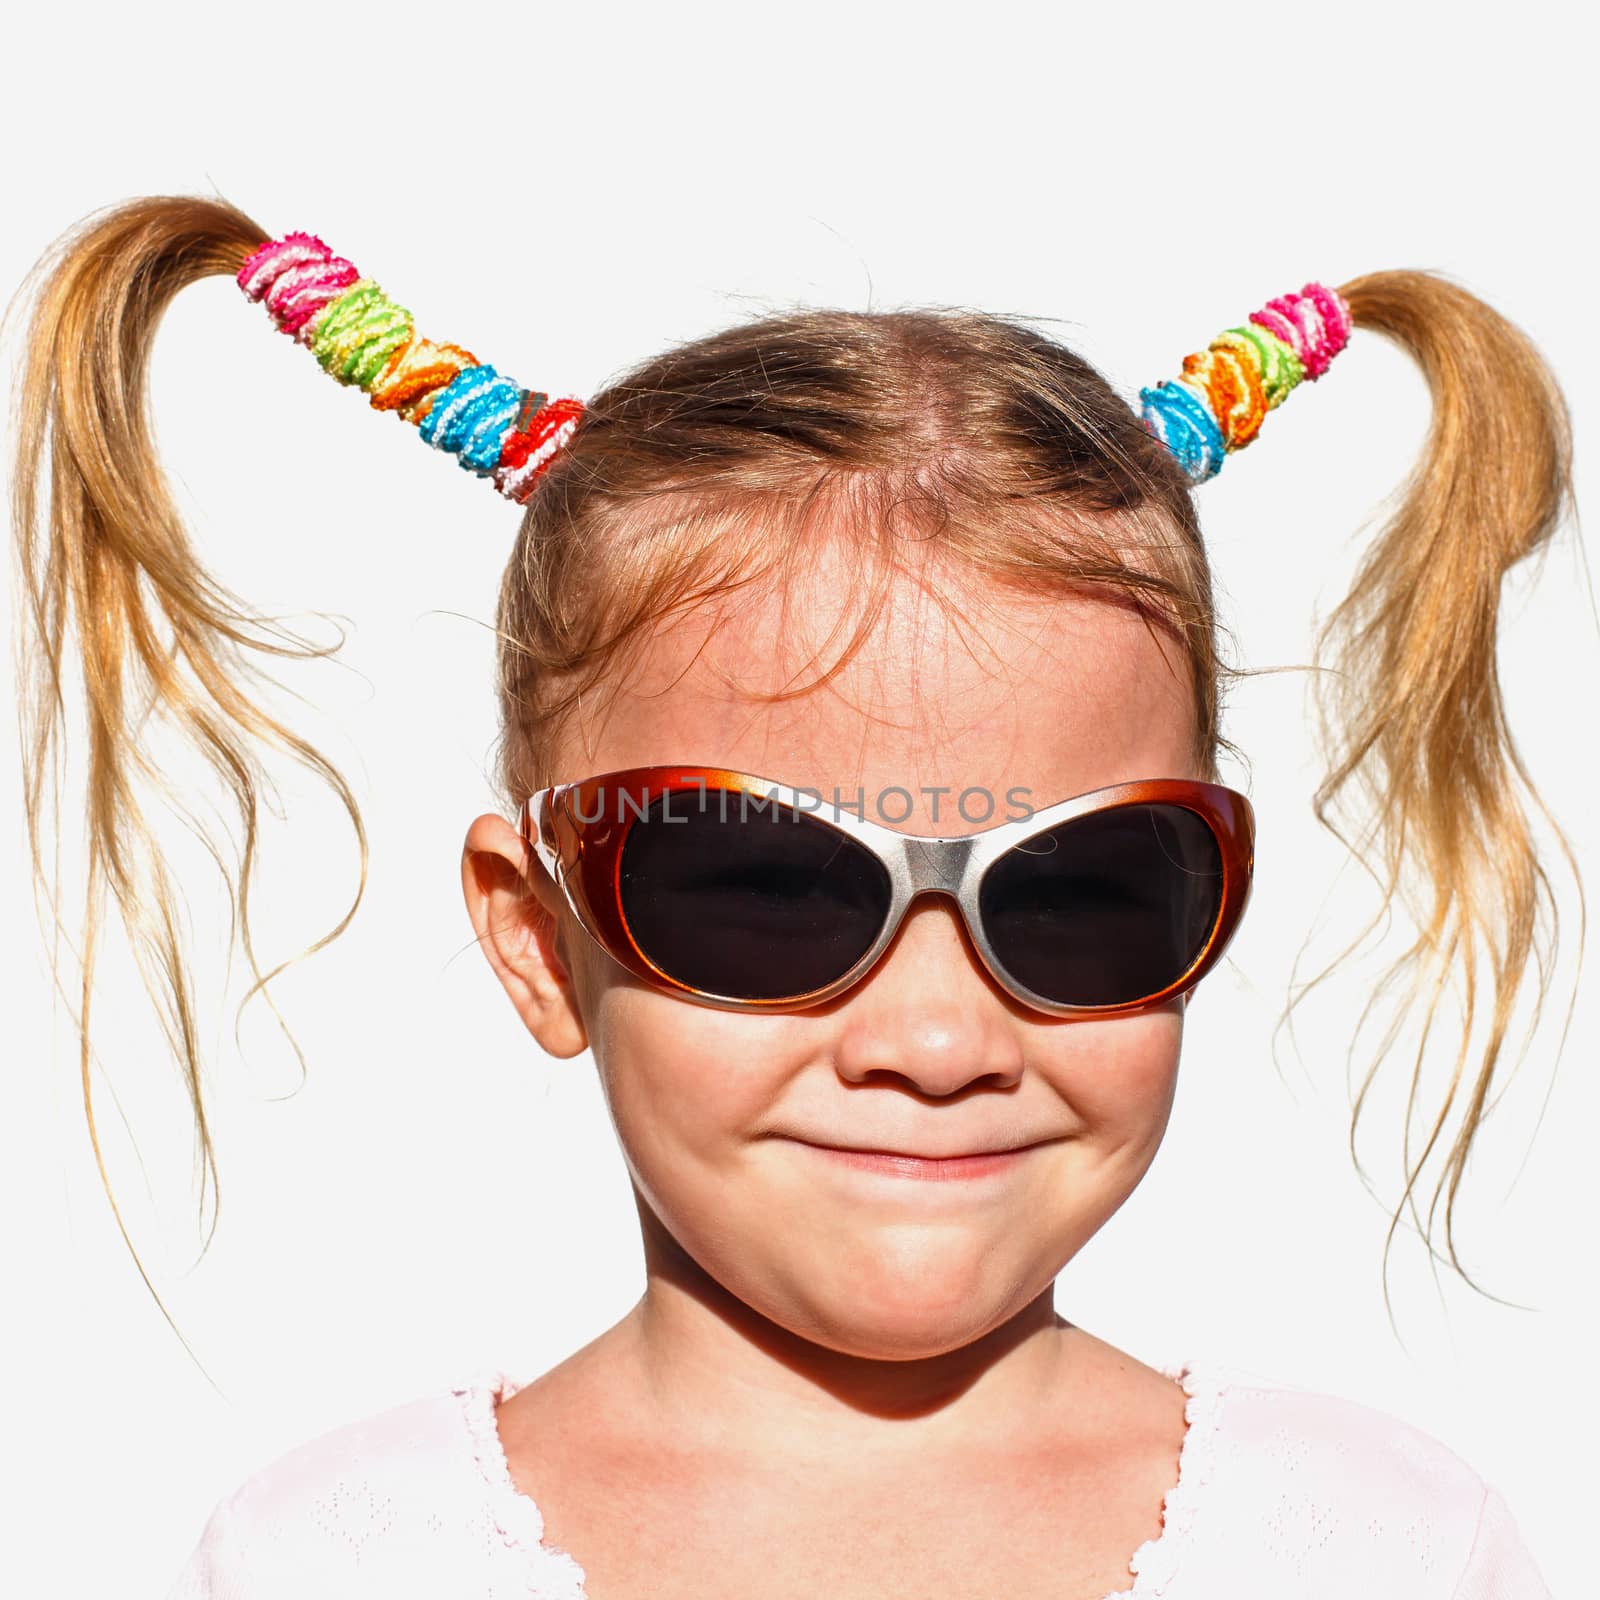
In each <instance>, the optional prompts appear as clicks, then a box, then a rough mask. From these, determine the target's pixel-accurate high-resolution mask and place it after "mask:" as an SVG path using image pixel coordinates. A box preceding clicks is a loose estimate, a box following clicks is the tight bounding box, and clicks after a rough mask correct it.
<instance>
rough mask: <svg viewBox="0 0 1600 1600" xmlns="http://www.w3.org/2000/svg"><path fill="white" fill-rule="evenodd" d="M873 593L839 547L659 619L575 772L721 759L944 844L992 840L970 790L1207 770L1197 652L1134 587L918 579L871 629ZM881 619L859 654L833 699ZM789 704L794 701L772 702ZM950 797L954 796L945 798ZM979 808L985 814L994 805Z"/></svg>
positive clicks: (591, 720) (887, 604) (891, 585)
mask: <svg viewBox="0 0 1600 1600" xmlns="http://www.w3.org/2000/svg"><path fill="white" fill-rule="evenodd" d="M867 598H868V595H867V594H866V592H865V590H864V586H862V585H861V584H860V582H859V580H858V578H857V576H856V574H855V573H854V571H853V569H851V568H849V567H848V566H847V564H846V563H844V562H843V561H842V560H841V559H840V556H839V554H838V552H837V551H833V550H829V549H825V548H819V549H818V551H817V553H816V559H815V560H814V561H811V560H809V558H808V561H807V563H806V565H805V570H804V571H803V573H801V574H800V575H798V576H796V577H793V578H791V579H790V580H789V581H787V582H786V583H785V584H784V585H783V586H782V587H769V588H767V589H765V590H764V591H763V592H759V593H756V592H752V591H751V590H743V591H739V592H738V593H735V594H732V595H726V596H723V597H720V598H719V599H717V600H715V601H712V602H706V603H703V604H701V605H700V606H698V607H697V608H696V609H695V610H693V611H692V612H688V613H685V614H683V615H681V616H678V617H674V618H672V619H671V620H670V621H668V622H665V623H662V624H659V625H657V626H656V628H655V629H654V630H653V631H652V633H651V634H650V636H649V638H648V641H647V642H646V643H645V644H644V646H643V647H642V649H641V650H640V652H639V654H638V655H637V656H636V657H635V658H634V659H633V660H632V661H631V662H630V664H629V667H628V670H627V671H626V673H625V674H623V675H622V676H621V677H619V678H618V679H617V680H616V681H615V682H612V683H610V684H607V685H606V686H604V688H603V690H602V691H601V696H600V699H599V700H598V701H596V702H595V703H594V704H593V705H592V706H591V707H590V708H589V713H588V715H586V716H585V717H583V718H582V720H581V721H580V722H579V723H577V724H576V725H575V726H574V727H573V728H572V729H571V730H569V731H568V733H567V735H566V737H565V738H564V740H563V742H562V749H561V753H560V761H561V770H560V774H559V775H560V777H561V778H562V779H563V780H570V779H573V778H579V777H586V776H589V775H591V774H595V773H600V772H607V771H614V770H617V769H619V768H623V767H634V766H651V765H656V764H666V763H671V762H684V763H693V764H697V765H703V766H720V767H727V768H731V769H734V770H736V771H741V772H750V773H755V774H758V775H760V776H762V777H765V778H771V779H775V780H777V781H779V782H781V783H784V784H787V785H789V786H790V787H794V788H813V789H816V790H818V791H819V792H820V793H821V794H822V795H823V797H824V799H825V800H827V799H830V798H831V794H832V791H833V790H834V789H835V788H838V789H840V790H841V791H843V792H844V793H845V795H846V797H847V798H851V799H853V797H854V796H855V794H856V791H857V790H858V789H861V790H864V791H865V794H866V797H867V802H868V813H867V814H868V815H875V814H876V812H875V810H874V809H873V799H874V797H875V796H876V795H878V794H880V793H881V792H883V791H885V790H888V789H891V788H897V789H901V790H906V791H909V794H910V799H909V800H907V799H904V798H899V797H896V798H894V799H892V800H890V801H888V802H886V804H888V805H889V806H890V807H892V810H891V811H888V812H886V813H885V814H884V820H887V821H889V822H890V825H892V826H898V827H902V828H904V829H905V830H907V831H910V832H917V833H926V834H942V833H962V832H968V831H970V830H971V828H972V827H973V825H974V823H973V822H972V821H966V820H963V818H962V816H961V815H960V814H958V813H957V811H956V809H955V797H956V796H957V795H958V794H959V793H960V792H961V791H963V790H965V789H971V788H978V789H984V790H987V791H988V792H989V793H990V794H991V795H992V796H993V817H994V820H997V821H998V820H1001V819H1003V818H1004V817H1005V816H1006V815H1008V814H1011V813H1009V812H1008V800H1007V795H1008V792H1009V791H1011V790H1013V789H1022V790H1025V791H1026V793H1025V794H1024V795H1023V796H1022V800H1023V803H1025V804H1027V805H1030V806H1032V807H1033V808H1034V809H1039V808H1041V807H1043V806H1046V805H1050V804H1053V803H1054V802H1055V801H1057V800H1061V799H1065V798H1067V797H1068V796H1071V795H1076V794H1082V793H1085V792H1087V791H1089V790H1091V789H1098V788H1102V787H1104V786H1106V785H1108V784H1113V783H1122V782H1127V781H1130V780H1133V779H1139V778H1154V777H1180V776H1192V775H1194V766H1193V756H1192V740H1193V733H1194V712H1193V691H1192V687H1191V680H1190V676H1189V670H1188V667H1187V664H1186V663H1185V661H1184V659H1183V652H1182V649H1181V647H1180V646H1179V645H1178V644H1177V642H1176V641H1175V640H1174V639H1173V638H1172V637H1171V635H1170V634H1169V633H1168V632H1167V631H1166V630H1164V629H1160V628H1157V627H1154V626H1152V625H1151V624H1150V623H1148V622H1147V621H1146V619H1145V618H1144V617H1142V616H1141V615H1140V614H1139V613H1138V612H1136V611H1135V610H1134V609H1133V608H1132V607H1131V606H1130V605H1128V604H1127V603H1126V602H1125V601H1122V600H1121V599H1120V597H1119V596H1117V595H1116V594H1115V593H1114V592H1112V591H1106V592H1104V593H1103V594H1101V595H1099V596H1092V595H1090V594H1088V593H1085V592H1083V591H1078V592H1076V593H1072V594H1063V593H1052V594H1040V593H1027V594H1024V593H1020V592H1017V591H1016V590H1014V589H1011V588H1007V587H1004V586H1000V585H996V584H994V583H985V582H983V581H981V580H978V579H975V578H973V577H970V576H968V577H967V578H965V580H963V579H962V578H961V577H960V576H947V577H944V578H939V579H935V578H934V577H932V576H930V575H928V574H926V573H911V572H903V571H902V572H896V573H895V574H894V576H893V577H892V578H891V579H890V580H889V582H888V588H887V591H886V593H885V595H884V599H883V604H882V608H881V610H880V611H879V612H878V614H877V615H876V616H875V617H874V618H872V619H871V620H870V622H868V619H867V618H866V616H865V614H864V613H865V602H866V600H867ZM864 624H865V625H866V632H865V635H864V637H862V639H861V640H860V642H859V645H858V646H857V647H856V648H855V650H854V652H853V654H852V655H851V658H850V660H849V661H847V662H846V663H845V664H844V666H842V667H841V668H840V669H839V670H838V671H837V672H836V673H834V675H833V676H832V677H831V678H829V679H828V681H827V682H826V683H823V684H821V685H820V686H817V685H816V684H815V680H816V679H817V678H818V677H819V676H821V675H822V674H823V673H825V672H826V671H827V669H828V668H830V667H832V666H834V664H835V663H836V662H837V661H838V659H839V657H840V656H841V654H843V653H844V651H845V647H846V645H847V644H848V643H849V642H850V641H851V640H852V639H853V637H854V636H855V634H856V632H857V630H858V629H859V628H861V627H862V626H863V625H864ZM808 686H809V687H808ZM796 691H800V692H798V693H796ZM773 693H783V694H788V695H789V696H790V697H789V698H786V699H781V700H778V701H775V702H771V703H764V702H763V701H762V699H761V698H760V697H761V696H763V695H769V694H773ZM586 704H587V703H586ZM940 787H943V788H944V789H945V790H946V793H945V795H944V796H943V798H942V799H939V798H936V797H935V796H934V795H932V794H929V793H927V792H925V791H928V790H933V789H937V788H940ZM1012 803H1013V804H1014V802H1012ZM969 804H970V806H971V808H972V809H971V812H970V813H969V814H970V815H972V816H973V817H974V818H976V817H977V816H981V815H982V812H983V806H982V802H981V800H980V799H977V798H974V799H972V800H971V801H970V802H969ZM908 806H909V807H910V811H909V815H906V816H904V818H903V819H902V817H901V813H902V812H903V811H905V810H906V808H907V807H908Z"/></svg>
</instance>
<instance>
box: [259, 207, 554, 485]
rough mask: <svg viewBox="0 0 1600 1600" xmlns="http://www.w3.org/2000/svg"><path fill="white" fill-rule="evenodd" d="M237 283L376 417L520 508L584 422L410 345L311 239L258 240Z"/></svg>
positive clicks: (446, 353) (386, 313)
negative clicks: (403, 427) (400, 421)
mask: <svg viewBox="0 0 1600 1600" xmlns="http://www.w3.org/2000/svg"><path fill="white" fill-rule="evenodd" d="M238 283H239V287H240V288H241V289H243V290H244V292H245V295H246V297H247V298H249V299H251V300H265V301H266V305H267V310H268V311H269V312H271V314H272V319H273V321H274V322H275V323H276V324H277V325H278V328H279V330H280V331H281V332H283V333H287V334H289V335H290V336H291V337H292V338H294V339H296V340H297V341H298V342H299V343H301V344H303V345H305V346H306V348H307V349H308V350H310V351H311V353H312V354H313V355H314V356H315V357H316V358H317V360H318V362H319V363H320V364H321V366H322V369H323V371H325V372H328V373H330V374H331V375H332V376H333V377H335V378H337V379H338V380H339V382H340V383H349V384H356V385H358V386H359V387H360V388H362V389H363V390H365V391H366V392H367V394H369V395H370V396H371V398H372V404H373V405H374V406H375V407H376V408H377V409H378V410H380V411H395V412H398V413H399V414H400V415H401V416H402V417H404V418H405V420H406V421H407V422H410V423H413V424H414V425H415V426H416V427H417V429H418V431H419V432H420V433H421V435H422V437H423V439H424V440H425V441H426V442H427V443H428V444H431V445H432V446H433V447H434V448H435V449H437V450H448V451H450V452H451V454H452V455H454V456H455V457H456V459H457V460H458V461H459V462H460V464H461V465H462V466H463V467H465V468H466V469H467V471H469V472H475V473H477V474H478V476H479V477H487V478H491V479H492V480H493V482H494V486H495V488H496V489H498V490H499V491H500V493H501V494H503V495H505V496H506V497H507V498H508V499H510V500H514V501H516V502H517V504H519V505H521V504H523V503H524V502H525V501H526V500H527V498H528V496H529V495H530V494H531V493H532V492H533V486H534V484H535V483H536V482H537V481H538V480H539V479H540V478H541V477H542V476H543V475H544V473H545V471H546V470H547V469H548V468H549V466H550V464H551V462H552V461H553V460H554V459H555V455H556V452H557V451H558V450H560V449H561V447H562V446H563V445H564V444H565V443H566V442H567V440H568V439H570V438H571V437H572V433H573V430H574V429H575V428H576V427H577V425H578V419H579V418H580V417H581V416H582V415H583V402H582V401H580V400H577V399H575V398H573V397H572V396H570V395H567V396H562V397H560V398H558V399H554V400H552V399H551V398H550V396H549V395H546V394H541V393H539V392H538V391H537V390H534V389H524V388H523V387H522V386H521V385H520V384H518V383H515V382H513V381H512V380H511V379H510V378H506V377H503V376H501V374H500V373H498V372H496V371H495V369H494V368H493V367H491V366H486V365H485V364H483V363H482V362H480V361H479V360H478V358H477V357H476V356H475V355H473V354H472V352H471V351H470V350H464V349H462V347H461V346H460V345H457V344H435V343H433V341H432V340H431V339H420V338H418V337H417V336H416V333H415V329H414V325H413V322H412V318H411V313H410V312H409V311H407V310H405V309H404V307H402V306H397V305H396V304H395V303H394V302H393V301H392V300H391V299H389V297H388V296H387V295H386V294H384V292H383V290H382V289H380V288H379V287H378V286H377V284H376V283H374V282H372V280H371V279H370V278H363V277H362V276H361V274H360V273H358V272H357V271H356V269H355V268H354V267H353V266H352V265H351V264H350V263H349V262H348V261H346V260H345V259H344V258H343V257H342V256H336V255H335V254H334V253H333V252H332V251H331V250H330V249H329V248H328V247H327V245H325V244H324V243H323V242H322V240H320V239H319V238H317V237H316V235H315V234H310V233H286V234H284V236H283V237H282V238H281V239H269V240H267V242H266V243H265V244H263V245H262V246H261V247H260V248H259V249H257V250H256V251H255V253H254V254H253V255H251V256H250V258H249V259H248V260H247V261H246V262H245V264H244V265H243V266H242V267H241V268H240V269H239V274H238Z"/></svg>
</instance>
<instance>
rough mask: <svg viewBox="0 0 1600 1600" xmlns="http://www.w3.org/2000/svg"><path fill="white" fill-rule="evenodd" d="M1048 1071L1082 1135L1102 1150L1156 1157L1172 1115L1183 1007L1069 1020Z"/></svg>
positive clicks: (1147, 1157)
mask: <svg viewBox="0 0 1600 1600" xmlns="http://www.w3.org/2000/svg"><path fill="white" fill-rule="evenodd" d="M1061 1032H1062V1050H1061V1053H1060V1055H1059V1056H1058V1057H1057V1058H1056V1061H1055V1063H1054V1065H1053V1067H1052V1068H1051V1069H1050V1077H1051V1078H1052V1080H1053V1083H1054V1087H1055V1089H1056V1091H1057V1093H1058V1094H1060V1096H1061V1097H1062V1099H1063V1100H1065V1101H1066V1103H1067V1105H1068V1106H1069V1107H1070V1108H1071V1110H1072V1111H1073V1113H1074V1114H1075V1115H1076V1116H1077V1118H1078V1119H1079V1121H1080V1123H1081V1125H1082V1129H1083V1137H1084V1139H1085V1140H1086V1141H1087V1142H1088V1143H1090V1144H1091V1145H1093V1146H1095V1147H1097V1148H1099V1149H1101V1150H1102V1151H1103V1152H1105V1153H1108V1154H1109V1153H1110V1152H1111V1151H1113V1150H1115V1151H1122V1150H1127V1151H1130V1153H1131V1152H1141V1153H1142V1154H1143V1155H1144V1158H1145V1160H1146V1161H1148V1159H1149V1158H1150V1157H1152V1156H1154V1154H1155V1150H1156V1146H1157V1145H1159V1144H1160V1142H1161V1137H1162V1135H1163V1134H1164V1133H1165V1132H1166V1127H1167V1119H1168V1117H1169V1116H1170V1115H1171V1112H1172V1101H1173V1096H1174V1094H1175V1093H1176V1091H1177V1084H1178V1057H1179V1054H1180V1051H1181V1047H1182V1043H1183V1012H1182V1010H1181V1008H1179V1007H1177V1006H1175V1005H1174V1006H1171V1007H1163V1008H1162V1009H1160V1010H1157V1011H1148V1012H1143V1013H1140V1014H1138V1015H1136V1016H1131V1017H1118V1018H1114V1019H1111V1020H1108V1021H1106V1022H1089V1023H1080V1024H1077V1025H1072V1024H1068V1025H1067V1026H1066V1027H1064V1028H1063V1029H1062V1030H1061Z"/></svg>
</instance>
